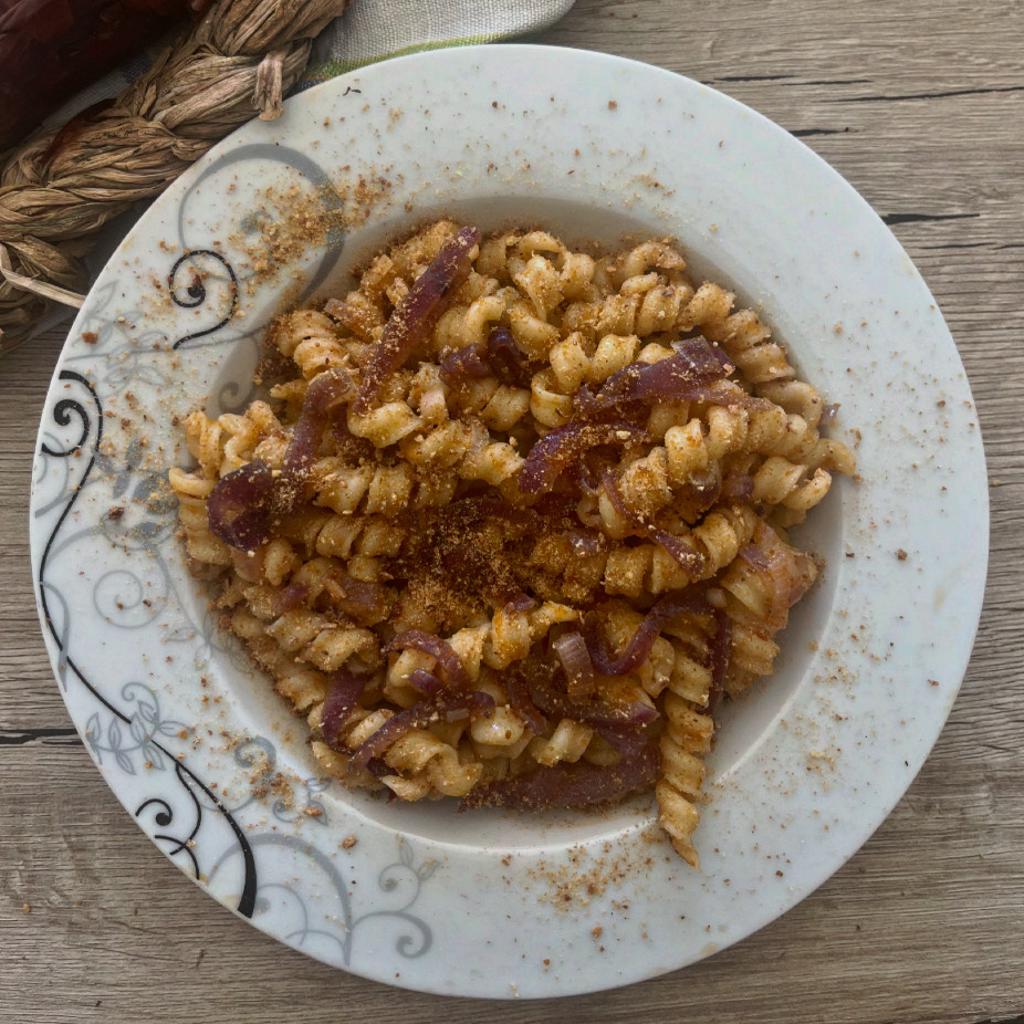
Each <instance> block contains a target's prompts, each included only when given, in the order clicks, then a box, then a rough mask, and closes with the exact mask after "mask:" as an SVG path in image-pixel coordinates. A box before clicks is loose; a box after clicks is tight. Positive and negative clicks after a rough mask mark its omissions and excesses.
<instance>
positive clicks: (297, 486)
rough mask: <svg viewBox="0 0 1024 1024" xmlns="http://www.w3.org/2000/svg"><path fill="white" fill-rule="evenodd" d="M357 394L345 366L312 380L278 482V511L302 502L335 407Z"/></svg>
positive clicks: (274, 503) (334, 368) (276, 485)
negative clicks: (304, 485) (311, 470)
mask: <svg viewBox="0 0 1024 1024" xmlns="http://www.w3.org/2000/svg"><path fill="white" fill-rule="evenodd" d="M354 394H355V384H353V383H352V378H351V377H350V376H349V374H348V372H347V371H345V370H343V369H342V368H341V367H333V368H332V369H330V370H325V371H324V372H323V373H318V374H317V375H316V376H315V377H314V378H313V379H312V380H311V381H310V382H309V386H308V387H307V388H306V394H305V396H304V397H303V399H302V412H301V413H300V414H299V418H298V420H297V421H296V423H295V426H294V427H293V428H292V436H291V439H290V440H289V442H288V448H287V450H286V451H285V454H284V463H283V464H282V466H281V475H280V476H279V477H278V478H277V481H276V484H275V489H274V499H273V508H274V513H275V514H276V515H285V514H287V513H288V512H290V511H291V510H292V509H293V508H295V506H296V505H297V504H298V502H299V499H300V497H301V496H302V487H303V484H304V483H305V481H306V476H307V475H308V473H309V470H310V467H311V466H312V465H313V463H314V461H316V457H317V452H318V451H319V449H320V440H321V438H322V437H323V432H324V428H325V427H326V426H327V423H328V419H329V417H330V413H331V410H332V409H334V407H335V406H337V405H340V404H341V403H343V402H347V401H349V400H350V399H351V398H352V396H353V395H354Z"/></svg>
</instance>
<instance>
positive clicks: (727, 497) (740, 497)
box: [718, 473, 754, 501]
mask: <svg viewBox="0 0 1024 1024" xmlns="http://www.w3.org/2000/svg"><path fill="white" fill-rule="evenodd" d="M753 496H754V478H753V477H752V476H751V475H750V474H749V473H736V474H733V475H732V476H727V477H726V478H725V479H724V480H723V481H722V490H721V492H720V494H719V496H718V497H719V500H720V501H750V499H751V498H753Z"/></svg>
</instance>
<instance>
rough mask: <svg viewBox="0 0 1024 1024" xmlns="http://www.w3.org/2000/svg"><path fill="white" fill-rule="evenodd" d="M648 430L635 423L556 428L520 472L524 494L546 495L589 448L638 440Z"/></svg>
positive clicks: (538, 445) (531, 455) (546, 436)
mask: <svg viewBox="0 0 1024 1024" xmlns="http://www.w3.org/2000/svg"><path fill="white" fill-rule="evenodd" d="M645 433H646V432H645V431H644V429H643V428H642V427H639V426H637V425H636V424H635V423H569V424H567V425H566V426H564V427H559V428H558V429H556V430H552V431H551V433H550V434H546V435H545V436H544V437H542V438H541V439H540V440H539V441H538V442H537V443H536V444H535V445H534V446H533V447H532V448H531V449H530V454H529V455H527V457H526V462H525V464H524V465H523V468H522V471H521V472H520V474H519V489H520V490H521V491H522V492H523V493H524V494H531V495H540V494H545V493H546V492H547V491H550V490H551V489H552V488H553V487H554V486H555V484H556V483H557V481H558V478H559V477H560V476H561V475H562V474H563V473H564V472H565V470H566V469H568V468H569V466H571V465H572V464H573V463H574V462H576V461H577V460H578V459H579V458H580V456H581V455H583V453H584V452H585V451H587V450H589V449H590V448H595V447H597V445H601V444H619V445H625V444H630V443H635V442H637V441H639V440H641V439H642V438H643V437H644V436H645Z"/></svg>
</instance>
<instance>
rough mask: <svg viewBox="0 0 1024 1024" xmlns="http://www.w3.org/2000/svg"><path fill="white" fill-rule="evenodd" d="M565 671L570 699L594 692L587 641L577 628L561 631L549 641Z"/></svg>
mask: <svg viewBox="0 0 1024 1024" xmlns="http://www.w3.org/2000/svg"><path fill="white" fill-rule="evenodd" d="M551 646H552V647H553V648H554V650H555V654H557V655H558V660H559V661H560V662H561V663H562V669H563V670H564V672H565V679H566V688H567V689H568V691H569V697H570V699H571V700H580V699H581V698H585V697H589V696H591V695H592V694H593V693H594V688H595V681H594V666H593V664H592V663H591V661H590V652H589V651H588V650H587V643H586V641H585V640H584V639H583V634H582V633H580V632H579V630H575V629H574V630H572V631H570V632H568V633H563V634H562V635H561V636H560V637H558V639H556V640H553V641H552V642H551Z"/></svg>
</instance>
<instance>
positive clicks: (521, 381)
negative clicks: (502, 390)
mask: <svg viewBox="0 0 1024 1024" xmlns="http://www.w3.org/2000/svg"><path fill="white" fill-rule="evenodd" d="M487 362H488V364H489V365H490V367H491V370H492V372H493V373H494V376H495V377H497V378H498V380H499V381H501V383H502V384H508V385H510V386H511V387H516V388H528V387H529V386H530V378H531V376H532V374H531V373H530V361H529V359H528V358H527V356H526V353H525V352H523V350H522V349H521V348H520V347H519V346H518V345H517V344H516V339H515V338H514V337H513V336H512V332H511V331H510V330H509V329H508V328H507V327H505V326H504V325H502V324H498V325H497V326H496V327H492V328H491V330H490V333H489V334H488V335H487Z"/></svg>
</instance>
